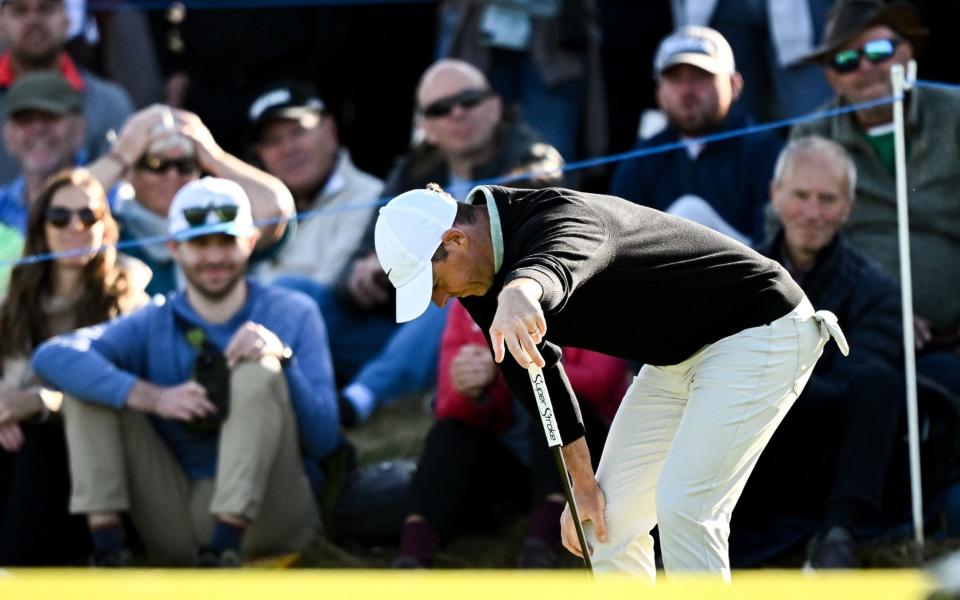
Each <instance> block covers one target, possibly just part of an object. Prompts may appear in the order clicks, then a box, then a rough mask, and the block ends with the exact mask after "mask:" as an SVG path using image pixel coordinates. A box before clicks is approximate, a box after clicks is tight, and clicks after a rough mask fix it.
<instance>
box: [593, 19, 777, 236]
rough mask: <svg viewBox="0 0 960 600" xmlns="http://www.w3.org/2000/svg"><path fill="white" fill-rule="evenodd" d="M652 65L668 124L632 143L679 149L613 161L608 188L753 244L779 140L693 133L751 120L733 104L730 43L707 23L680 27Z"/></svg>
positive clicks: (736, 84) (736, 79)
mask: <svg viewBox="0 0 960 600" xmlns="http://www.w3.org/2000/svg"><path fill="white" fill-rule="evenodd" d="M654 71H655V73H656V74H657V104H659V106H660V109H661V110H663V112H664V113H666V116H667V121H668V126H667V128H666V129H665V130H664V131H662V132H660V133H659V134H657V135H655V136H653V137H651V138H650V139H647V140H644V141H641V142H640V143H639V144H638V145H637V149H638V150H640V149H644V148H651V147H655V146H661V145H664V144H674V143H678V142H679V143H682V144H683V147H682V148H679V149H676V150H671V151H669V152H662V153H659V154H654V155H650V156H640V157H637V158H633V159H629V160H626V161H624V162H622V163H620V165H619V166H618V167H617V168H616V170H615V171H614V174H613V180H612V182H611V189H610V193H612V194H613V195H615V196H621V197H623V198H626V199H628V200H632V201H633V202H636V203H638V204H642V205H644V206H650V207H653V208H656V209H659V210H662V211H665V212H669V213H672V214H676V215H679V216H681V217H686V218H688V219H690V220H692V221H696V222H698V223H700V224H702V225H706V226H707V227H710V228H711V229H714V230H716V231H719V232H721V233H724V234H726V235H728V236H730V237H732V238H734V239H736V240H738V241H741V242H743V243H746V244H750V243H755V242H759V241H760V240H761V239H762V238H763V231H764V230H763V224H764V216H763V211H764V207H765V206H766V204H767V200H768V197H767V186H768V185H769V183H770V176H771V174H772V173H773V161H774V158H775V157H776V154H777V152H778V151H779V150H780V147H781V146H782V142H781V141H780V138H779V137H777V136H776V135H775V134H773V133H755V134H753V135H748V136H737V137H732V138H729V139H724V140H717V141H713V142H701V141H698V140H697V139H696V138H698V137H701V136H707V135H711V134H719V133H724V132H727V131H731V130H734V129H739V128H742V127H745V126H747V125H749V124H750V122H751V120H750V119H749V118H748V117H747V115H746V114H745V113H744V112H743V111H741V110H737V107H736V104H735V101H736V100H737V98H739V97H740V92H741V91H742V89H743V86H744V85H745V84H744V81H743V78H742V77H741V76H740V74H739V73H737V71H736V67H735V65H734V62H733V51H732V50H730V45H729V44H727V41H726V40H725V39H723V36H721V35H720V34H719V33H717V32H716V31H714V30H713V29H709V28H706V27H697V26H687V27H683V28H681V29H678V30H677V31H675V32H674V33H672V34H670V35H669V36H667V37H666V38H665V39H664V40H663V41H662V42H661V43H660V47H659V48H658V50H657V55H656V58H655V59H654ZM748 83H749V82H748Z"/></svg>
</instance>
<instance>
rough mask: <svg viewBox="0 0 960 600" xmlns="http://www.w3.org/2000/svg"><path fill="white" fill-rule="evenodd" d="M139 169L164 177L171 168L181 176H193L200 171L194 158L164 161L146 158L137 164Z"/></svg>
mask: <svg viewBox="0 0 960 600" xmlns="http://www.w3.org/2000/svg"><path fill="white" fill-rule="evenodd" d="M137 168H138V169H141V170H143V171H149V172H151V173H154V174H157V175H163V174H164V173H166V172H167V171H169V170H170V169H171V168H174V169H176V170H177V173H179V174H180V175H193V174H194V173H196V172H197V171H199V170H200V169H199V167H198V166H197V162H196V161H195V160H193V159H192V158H169V159H163V158H159V157H157V156H144V157H143V158H142V159H140V162H138V163H137Z"/></svg>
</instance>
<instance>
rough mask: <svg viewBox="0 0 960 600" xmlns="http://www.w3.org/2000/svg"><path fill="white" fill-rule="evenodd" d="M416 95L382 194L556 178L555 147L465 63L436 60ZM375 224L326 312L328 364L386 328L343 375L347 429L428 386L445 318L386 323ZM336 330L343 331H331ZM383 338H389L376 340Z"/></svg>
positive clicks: (387, 303)
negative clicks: (410, 137) (410, 140)
mask: <svg viewBox="0 0 960 600" xmlns="http://www.w3.org/2000/svg"><path fill="white" fill-rule="evenodd" d="M416 101H417V115H416V116H417V120H418V123H419V128H418V133H417V136H416V138H417V141H415V142H414V144H413V145H412V146H411V148H410V150H409V151H408V152H407V153H406V154H405V155H404V156H402V157H401V158H400V160H399V161H398V163H397V165H396V166H395V167H394V169H393V171H392V172H391V173H390V175H389V176H388V177H387V182H386V186H385V188H384V191H383V194H384V196H386V197H390V196H394V195H397V194H399V193H401V192H403V191H405V190H408V189H411V188H418V187H423V186H425V185H427V184H428V183H438V184H440V185H442V186H443V187H444V189H447V190H449V191H450V192H451V193H452V194H453V195H454V196H455V197H457V198H458V199H460V200H462V199H464V198H465V197H466V194H467V192H468V191H469V190H470V188H471V183H470V182H472V181H476V180H490V179H494V178H498V177H502V176H505V175H520V174H530V173H533V174H534V175H532V176H531V175H526V176H524V177H523V180H524V181H523V184H524V185H525V186H527V187H541V186H546V185H559V184H560V183H562V181H563V179H562V178H563V173H562V168H563V158H562V157H561V156H560V153H559V152H557V151H556V149H554V148H553V147H552V146H550V145H548V144H546V143H545V142H543V140H542V138H541V137H540V135H539V134H538V133H537V132H535V131H534V130H533V129H531V128H530V127H529V126H527V125H526V123H525V122H524V121H523V120H522V119H521V118H520V116H519V115H518V114H516V113H514V112H513V111H511V110H506V109H504V107H503V103H502V102H501V100H500V97H499V96H497V94H496V93H495V92H494V91H493V90H492V88H491V87H490V82H489V81H487V78H486V76H485V75H484V74H483V73H482V72H481V71H480V70H479V69H477V68H476V67H474V66H473V65H471V64H469V63H467V62H464V61H461V60H453V59H443V60H439V61H437V62H435V63H434V64H433V65H431V66H430V67H429V68H427V70H426V71H425V72H424V73H423V75H422V76H421V78H420V82H419V84H418V86H417V95H416ZM518 183H519V182H513V183H511V184H508V185H518ZM374 225H375V219H374V220H371V222H370V224H369V227H368V229H367V232H366V236H365V240H364V243H363V245H362V246H361V247H360V249H359V250H358V252H357V253H356V255H355V256H354V259H353V260H352V261H351V262H350V264H349V265H348V266H347V268H346V269H345V270H344V271H343V273H342V274H341V276H340V279H339V280H338V283H337V294H338V298H339V299H340V302H339V303H338V304H337V306H336V307H335V308H336V309H337V311H338V312H336V313H333V314H328V313H327V312H325V313H324V318H325V319H326V322H327V324H328V326H329V327H330V331H331V339H333V340H334V341H333V344H334V348H333V352H334V362H336V361H337V353H338V352H337V349H336V347H335V346H336V345H337V344H341V343H353V342H354V341H359V342H362V341H363V340H364V336H363V335H361V334H360V333H359V332H360V331H363V332H369V331H382V332H386V334H384V335H381V336H376V337H375V339H376V342H377V343H376V344H372V345H371V344H368V345H367V346H366V348H365V351H366V360H365V361H364V363H362V364H359V365H358V369H357V370H354V371H353V372H352V373H351V374H350V377H349V378H348V379H347V381H348V384H347V385H346V387H345V388H344V390H343V394H342V397H341V400H342V401H341V407H340V408H341V410H340V416H341V418H342V419H343V420H344V423H345V424H347V425H355V424H359V423H361V422H363V421H364V420H366V419H367V418H368V417H369V416H370V414H371V413H372V412H373V410H374V409H375V408H376V407H377V406H378V405H381V404H384V403H387V402H390V401H392V400H394V399H397V398H400V397H403V396H405V395H408V394H412V393H422V392H424V391H426V390H428V389H430V388H431V387H432V386H433V385H434V384H435V382H436V378H437V375H436V370H437V361H438V359H439V343H440V336H441V334H442V332H443V328H444V325H445V323H446V311H444V310H440V309H434V308H431V309H430V310H428V311H427V312H426V313H425V314H424V316H423V318H421V319H420V320H419V321H417V322H416V323H410V324H406V325H403V326H401V327H397V325H396V323H394V319H393V305H394V300H393V298H394V291H393V286H392V285H390V282H389V280H388V279H387V276H386V274H385V273H384V271H383V268H382V267H381V266H380V263H379V261H378V260H377V255H376V251H375V249H374V236H373V233H374ZM341 328H342V329H343V331H344V335H343V336H340V335H338V334H337V333H336V332H337V331H338V330H340V329H341ZM361 328H362V330H361ZM386 335H389V336H390V337H389V339H388V340H387V342H386V344H383V342H382V340H383V339H384V338H385V337H386ZM351 336H352V337H351ZM368 337H373V336H368ZM339 376H340V373H339V372H338V377H339Z"/></svg>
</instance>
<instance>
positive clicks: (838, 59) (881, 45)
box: [829, 38, 900, 73]
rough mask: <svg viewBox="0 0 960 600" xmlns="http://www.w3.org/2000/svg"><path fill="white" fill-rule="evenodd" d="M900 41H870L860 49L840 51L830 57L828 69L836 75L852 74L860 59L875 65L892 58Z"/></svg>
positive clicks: (858, 65)
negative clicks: (862, 58) (863, 58)
mask: <svg viewBox="0 0 960 600" xmlns="http://www.w3.org/2000/svg"><path fill="white" fill-rule="evenodd" d="M899 43H900V40H894V39H886V38H885V39H880V40H870V41H869V42H867V43H866V44H864V45H863V47H862V48H850V49H849V50H840V51H839V52H837V53H835V54H834V55H833V56H831V57H830V63H829V65H830V68H831V69H833V70H834V71H836V72H837V73H852V72H854V71H856V70H857V69H858V68H860V58H861V57H865V58H866V59H867V60H869V61H870V62H871V63H873V64H875V65H877V64H880V63H882V62H886V61H888V60H890V59H891V58H893V53H894V52H895V51H896V49H897V45H898V44H899Z"/></svg>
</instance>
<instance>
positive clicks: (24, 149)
mask: <svg viewBox="0 0 960 600" xmlns="http://www.w3.org/2000/svg"><path fill="white" fill-rule="evenodd" d="M80 111H81V99H80V94H79V93H78V92H77V91H76V90H74V89H73V88H72V87H70V85H69V84H68V83H67V81H66V80H65V79H64V78H63V77H62V76H61V75H60V74H59V73H56V72H53V71H48V72H39V73H31V74H29V75H25V76H23V77H21V78H19V79H18V80H17V82H16V83H15V84H13V87H11V88H10V91H9V92H8V93H7V99H6V105H5V107H4V117H5V118H6V121H5V122H4V124H3V143H4V145H5V146H6V148H7V151H8V152H9V153H10V154H11V155H12V156H13V157H14V159H16V161H17V166H18V168H19V171H20V175H19V177H17V178H16V179H15V180H13V181H12V182H10V183H8V184H7V185H5V186H3V187H2V188H0V223H3V224H4V225H7V226H8V227H10V228H12V229H15V230H18V231H20V232H21V233H23V232H24V231H25V230H26V225H27V213H28V212H29V208H30V202H31V201H32V200H33V199H34V198H36V197H37V195H38V194H39V193H40V189H41V188H42V186H43V182H44V181H45V180H46V179H47V177H49V176H50V175H52V174H54V173H55V172H57V171H58V170H60V169H62V168H64V167H67V166H70V165H71V164H72V163H74V162H76V159H77V158H78V157H77V153H78V152H79V151H80V148H81V147H82V145H83V135H84V131H85V129H86V127H85V121H84V118H83V115H82V114H81V112H80Z"/></svg>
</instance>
